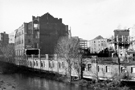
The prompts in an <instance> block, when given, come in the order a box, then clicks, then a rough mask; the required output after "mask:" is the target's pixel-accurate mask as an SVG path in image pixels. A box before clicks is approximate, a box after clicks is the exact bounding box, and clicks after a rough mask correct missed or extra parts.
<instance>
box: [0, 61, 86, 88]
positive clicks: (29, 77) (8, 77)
mask: <svg viewBox="0 0 135 90" xmlns="http://www.w3.org/2000/svg"><path fill="white" fill-rule="evenodd" d="M5 66H6V67H7V64H3V63H1V62H0V71H3V68H4V70H5ZM11 68H13V67H8V69H11ZM6 70H7V69H6ZM0 90H87V88H85V87H81V86H78V85H71V84H67V83H63V82H59V81H56V80H52V79H48V78H45V77H44V78H43V77H38V76H35V75H33V74H32V73H20V72H14V73H6V74H2V73H0Z"/></svg>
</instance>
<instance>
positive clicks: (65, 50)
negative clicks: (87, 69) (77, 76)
mask: <svg viewBox="0 0 135 90" xmlns="http://www.w3.org/2000/svg"><path fill="white" fill-rule="evenodd" d="M78 50H79V38H68V37H62V38H61V39H60V40H59V41H58V44H57V47H56V53H57V54H58V57H60V58H63V59H64V60H66V62H67V64H68V65H67V76H68V78H69V80H70V81H71V69H72V66H73V64H74V63H76V64H74V65H76V66H79V62H78V60H79V59H78V57H79V53H78ZM78 68H80V67H78Z"/></svg>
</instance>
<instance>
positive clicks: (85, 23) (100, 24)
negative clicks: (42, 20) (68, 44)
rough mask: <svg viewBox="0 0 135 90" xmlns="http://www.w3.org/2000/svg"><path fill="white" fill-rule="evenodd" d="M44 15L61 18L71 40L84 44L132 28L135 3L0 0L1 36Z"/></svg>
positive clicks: (117, 0) (115, 0) (133, 0)
mask: <svg viewBox="0 0 135 90" xmlns="http://www.w3.org/2000/svg"><path fill="white" fill-rule="evenodd" d="M46 12H49V13H50V14H51V15H53V16H54V17H58V18H62V19H63V23H64V24H67V25H69V27H71V32H72V35H73V36H79V37H80V38H84V39H87V40H90V39H93V38H95V37H96V36H98V35H102V36H103V37H111V35H113V31H114V29H117V28H129V27H133V26H135V0H0V32H3V31H6V32H7V33H11V32H13V31H14V30H15V29H17V28H18V27H19V26H21V25H22V24H23V22H29V21H31V20H32V15H33V16H41V15H43V14H45V13H46ZM132 30H133V29H132ZM131 32H132V31H131Z"/></svg>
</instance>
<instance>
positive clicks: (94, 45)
mask: <svg viewBox="0 0 135 90" xmlns="http://www.w3.org/2000/svg"><path fill="white" fill-rule="evenodd" d="M89 47H90V52H91V53H99V52H100V51H102V50H104V49H105V48H107V47H108V41H107V39H106V38H103V37H102V36H100V35H99V36H97V37H96V38H94V39H93V40H90V41H89Z"/></svg>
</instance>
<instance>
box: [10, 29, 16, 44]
mask: <svg viewBox="0 0 135 90" xmlns="http://www.w3.org/2000/svg"><path fill="white" fill-rule="evenodd" d="M9 43H15V31H14V32H12V33H10V34H9Z"/></svg>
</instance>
